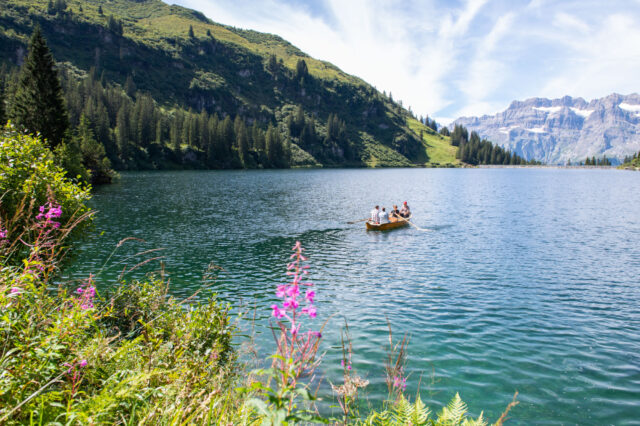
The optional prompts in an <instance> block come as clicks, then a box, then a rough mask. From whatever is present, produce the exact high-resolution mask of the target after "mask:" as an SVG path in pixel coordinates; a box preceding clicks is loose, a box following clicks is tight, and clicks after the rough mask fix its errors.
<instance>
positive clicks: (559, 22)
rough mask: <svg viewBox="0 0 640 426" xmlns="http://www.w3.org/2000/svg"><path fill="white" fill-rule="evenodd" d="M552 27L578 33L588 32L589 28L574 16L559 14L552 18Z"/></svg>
mask: <svg viewBox="0 0 640 426" xmlns="http://www.w3.org/2000/svg"><path fill="white" fill-rule="evenodd" d="M553 25H555V26H556V27H558V28H560V29H561V30H565V31H566V30H575V31H578V32H580V33H587V32H589V26H588V25H587V24H585V23H584V22H583V21H581V20H580V19H578V18H577V17H576V16H574V15H570V14H568V13H564V12H560V13H556V14H555V16H554V17H553Z"/></svg>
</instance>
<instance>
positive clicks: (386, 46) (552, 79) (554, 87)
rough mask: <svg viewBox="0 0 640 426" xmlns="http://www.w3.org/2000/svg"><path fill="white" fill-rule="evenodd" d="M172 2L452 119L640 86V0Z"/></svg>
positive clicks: (416, 107) (633, 89)
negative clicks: (268, 36)
mask: <svg viewBox="0 0 640 426" xmlns="http://www.w3.org/2000/svg"><path fill="white" fill-rule="evenodd" d="M171 3H173V2H172V1H171ZM175 3H176V4H180V5H182V6H185V7H189V8H192V9H196V10H200V11H201V12H203V13H204V14H205V15H207V16H208V17H209V18H211V19H212V20H213V21H216V22H220V23H223V24H227V25H233V26H236V27H240V28H249V29H254V30H257V31H261V32H269V33H273V34H278V35H280V36H282V37H283V38H285V39H286V40H288V41H290V42H291V43H293V44H294V45H296V46H297V47H299V48H300V49H302V50H303V51H305V52H306V53H308V54H310V55H311V56H313V57H315V58H318V59H322V60H327V61H330V62H332V63H334V64H335V65H337V66H338V67H340V68H341V69H342V70H344V71H345V72H348V73H350V74H354V75H356V76H358V77H361V78H363V79H364V80H366V81H367V82H369V83H371V84H372V85H374V86H376V87H377V88H378V89H379V90H380V91H382V90H386V91H387V92H391V93H392V94H393V97H394V99H396V100H398V99H401V100H402V101H403V104H404V105H405V106H411V107H412V109H413V111H414V112H416V114H418V115H427V114H428V115H430V116H431V117H435V118H436V119H437V120H438V121H440V122H442V123H444V124H447V123H448V122H449V121H451V120H452V119H455V118H457V117H459V116H465V115H466V116H469V115H482V114H493V113H496V112H498V111H501V110H503V109H505V108H506V107H507V106H508V105H509V103H510V102H511V101H512V100H516V99H518V100H522V99H526V98H530V97H536V96H539V97H550V98H555V97H561V96H564V95H570V96H575V97H577V96H580V97H583V98H585V99H586V100H590V99H593V98H598V97H602V96H606V95H608V94H610V93H613V92H617V93H622V94H629V93H633V92H638V91H640V87H639V83H640V0H606V1H602V0H599V1H595V0H580V1H574V0H565V1H558V0H512V1H510V0H466V1H444V0H420V1H418V0H317V1H314V0H298V1H293V0H239V1H238V0H176V1H175Z"/></svg>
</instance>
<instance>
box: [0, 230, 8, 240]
mask: <svg viewBox="0 0 640 426" xmlns="http://www.w3.org/2000/svg"><path fill="white" fill-rule="evenodd" d="M4 238H7V230H6V229H3V228H0V239H4Z"/></svg>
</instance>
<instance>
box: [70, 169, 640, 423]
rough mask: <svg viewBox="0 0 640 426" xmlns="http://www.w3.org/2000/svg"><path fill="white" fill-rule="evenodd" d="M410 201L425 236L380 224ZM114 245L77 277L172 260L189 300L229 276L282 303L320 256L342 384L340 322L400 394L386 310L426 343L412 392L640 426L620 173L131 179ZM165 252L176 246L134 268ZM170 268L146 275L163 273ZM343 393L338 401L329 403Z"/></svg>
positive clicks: (319, 287) (99, 242)
mask: <svg viewBox="0 0 640 426" xmlns="http://www.w3.org/2000/svg"><path fill="white" fill-rule="evenodd" d="M404 200H407V201H409V204H410V206H411V207H412V210H413V213H414V222H415V223H416V224H417V225H418V226H420V227H422V228H426V229H427V231H426V232H421V231H419V230H417V229H415V228H405V229H401V230H396V231H393V232H388V233H375V232H365V230H364V224H363V223H362V222H361V223H357V224H353V225H349V224H347V223H346V222H347V221H351V220H355V219H360V218H364V217H367V215H368V212H369V211H370V210H371V208H372V205H373V204H375V203H379V204H381V205H385V206H387V207H390V205H391V204H392V203H397V204H400V202H401V201H404ZM93 205H94V207H95V208H96V209H97V210H98V211H99V215H98V218H97V226H98V229H99V230H101V231H104V233H103V235H102V236H100V237H95V238H92V239H91V240H89V241H87V242H85V244H84V245H83V247H82V249H81V251H80V254H79V255H78V259H77V262H76V265H75V266H74V268H73V271H72V272H71V273H70V275H71V277H82V276H85V275H88V274H89V273H90V272H93V273H95V272H96V271H99V270H100V268H101V266H102V265H103V264H104V262H105V260H106V259H107V258H108V257H109V254H110V253H111V252H112V251H113V249H114V248H115V245H116V244H117V242H118V241H120V240H121V239H123V238H125V237H136V238H141V239H144V240H145V241H146V242H141V241H128V242H126V243H124V244H123V245H122V246H121V247H120V248H119V249H118V251H116V253H115V254H114V256H113V257H112V258H111V260H110V261H109V265H110V266H109V267H108V268H107V269H106V270H105V271H103V272H102V273H101V275H100V276H99V281H100V282H101V285H102V286H103V287H104V286H108V285H110V283H111V282H113V279H114V278H115V277H117V276H118V275H119V274H120V273H121V272H122V270H123V268H124V267H125V264H126V265H128V266H127V268H131V267H132V266H133V265H135V263H136V262H138V261H140V260H142V259H146V258H149V257H153V256H164V259H163V262H164V263H165V266H164V269H165V272H166V274H167V275H168V276H169V277H170V279H171V282H172V287H171V288H172V291H173V293H174V294H177V295H181V296H182V295H184V296H186V295H190V294H191V293H192V292H193V291H195V290H196V289H197V288H199V287H200V285H201V284H202V275H203V273H204V272H205V271H206V269H207V266H208V265H209V264H211V263H213V264H215V265H217V266H220V267H222V268H223V269H224V270H223V271H222V272H220V273H219V275H218V279H217V281H216V282H215V283H214V284H213V285H212V288H213V290H214V291H216V292H217V293H218V294H220V297H222V298H223V299H225V300H228V301H231V302H232V303H234V304H235V305H240V304H241V305H243V306H255V307H257V320H256V321H257V332H258V336H257V343H258V346H259V347H260V348H261V350H262V354H263V355H266V354H267V352H268V351H269V350H270V348H271V345H270V339H271V337H270V333H265V326H266V325H267V324H268V320H269V313H270V311H269V309H268V306H269V305H270V304H271V303H273V302H274V301H275V296H274V289H275V286H276V284H277V283H280V282H284V280H285V276H284V272H285V265H286V262H287V259H288V255H289V253H290V248H291V246H292V245H293V243H294V242H295V241H296V240H300V241H301V242H302V244H303V246H304V247H306V249H307V252H306V253H307V255H308V256H309V258H310V265H311V278H312V280H313V281H314V283H315V285H316V292H317V299H318V303H317V306H318V318H319V319H320V320H324V319H326V318H328V317H330V316H331V315H333V316H331V318H330V320H329V324H328V326H327V332H326V333H325V339H324V349H325V350H327V354H326V358H325V362H324V364H323V370H322V371H321V373H322V374H323V375H324V376H325V378H328V379H332V380H334V381H335V380H337V379H338V378H339V376H340V365H339V364H340V362H339V359H340V356H341V355H340V351H339V350H338V348H337V345H338V342H339V330H340V327H341V325H342V324H344V321H345V319H346V320H347V321H348V323H349V327H350V330H351V333H352V336H353V346H354V352H355V354H354V368H355V369H356V370H357V371H358V373H360V374H361V375H364V376H366V377H367V378H368V379H369V380H370V381H371V385H370V386H369V388H368V390H367V393H368V395H369V397H370V398H371V399H372V400H376V399H378V400H381V399H382V398H383V397H384V395H386V387H385V386H384V384H383V367H382V364H383V359H384V346H385V344H386V342H387V324H386V319H385V316H386V317H387V318H388V319H389V321H390V322H391V325H392V328H393V331H394V334H395V335H396V336H402V335H403V334H404V333H408V335H409V336H410V339H411V340H410V344H409V360H408V367H409V370H410V372H411V376H410V377H409V380H408V391H410V392H415V391H416V389H417V388H418V384H419V382H420V383H421V384H420V387H421V390H422V396H423V399H424V400H425V401H426V402H428V404H429V405H430V406H431V407H432V409H438V408H439V407H440V405H441V404H442V403H445V402H447V401H448V400H449V399H450V398H451V397H452V396H453V395H454V394H455V392H456V391H459V392H460V395H461V397H462V398H463V399H464V400H465V401H467V403H468V405H469V409H470V411H471V412H472V413H473V414H475V415H477V414H479V412H480V411H481V410H484V413H485V416H488V417H489V419H490V420H493V421H495V420H496V419H497V417H498V416H499V415H500V413H501V412H502V410H503V409H504V407H505V406H506V405H507V403H508V402H509V401H510V400H511V397H512V395H513V393H514V391H516V390H518V391H519V392H520V396H519V400H520V405H518V406H517V407H516V408H515V409H513V410H512V412H511V416H510V417H511V419H512V420H511V423H512V424H532V423H535V424H560V423H564V424H640V284H639V281H640V280H639V278H638V277H640V174H638V173H632V172H621V171H613V170H563V169H459V170H458V169H454V170H449V169H443V170H439V169H433V170H430V169H409V170H404V169H393V170H287V171H233V172H175V173H174V172H162V173H160V172H158V173H131V174H123V176H122V180H121V182H120V183H118V184H115V185H111V186H106V187H102V188H100V189H99V190H98V191H97V193H96V195H95V197H94V200H93ZM152 248H164V249H165V250H163V251H159V252H154V253H151V254H146V255H141V256H137V257H134V258H127V256H131V255H134V254H135V253H138V252H141V251H143V250H147V249H152ZM159 267H160V266H159V261H151V262H150V263H148V264H146V265H145V266H144V267H141V268H138V269H135V270H133V271H132V272H130V273H129V274H128V275H129V276H141V275H143V274H144V273H145V272H147V271H149V270H158V269H159ZM325 397H327V395H325Z"/></svg>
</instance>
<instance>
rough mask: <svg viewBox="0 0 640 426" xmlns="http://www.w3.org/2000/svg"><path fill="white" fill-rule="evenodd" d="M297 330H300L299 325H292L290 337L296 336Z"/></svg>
mask: <svg viewBox="0 0 640 426" xmlns="http://www.w3.org/2000/svg"><path fill="white" fill-rule="evenodd" d="M299 330H300V324H298V325H292V326H291V335H292V336H295V335H297V334H298V331H299Z"/></svg>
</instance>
